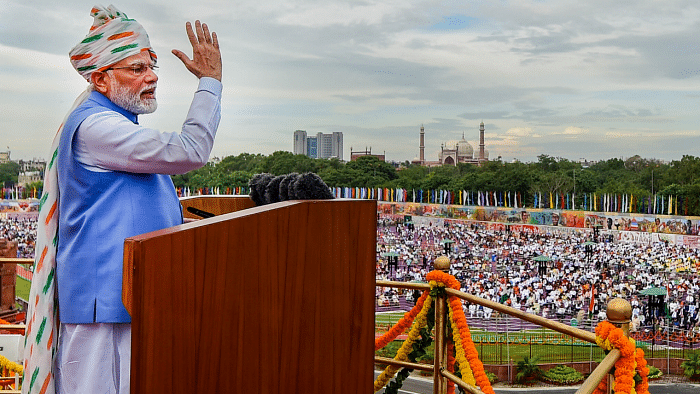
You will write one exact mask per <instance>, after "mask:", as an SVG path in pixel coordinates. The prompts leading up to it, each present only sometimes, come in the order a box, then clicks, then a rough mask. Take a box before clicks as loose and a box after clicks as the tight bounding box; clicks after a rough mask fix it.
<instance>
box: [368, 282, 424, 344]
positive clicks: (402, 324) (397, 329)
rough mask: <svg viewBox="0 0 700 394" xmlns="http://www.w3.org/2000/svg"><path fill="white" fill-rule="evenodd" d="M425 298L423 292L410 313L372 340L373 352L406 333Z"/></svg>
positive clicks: (421, 307)
mask: <svg viewBox="0 0 700 394" xmlns="http://www.w3.org/2000/svg"><path fill="white" fill-rule="evenodd" d="M427 296H428V292H427V291H425V292H423V295H421V296H420V298H418V300H417V301H416V305H415V306H414V307H413V308H412V309H411V310H410V311H408V312H406V313H405V314H404V315H403V317H402V318H401V319H400V320H399V321H398V322H397V323H396V324H395V325H394V326H393V327H391V329H390V330H389V331H387V332H386V333H385V334H384V335H382V336H381V337H379V338H376V339H375V340H374V350H375V351H377V350H379V349H381V348H383V347H384V346H386V345H388V344H389V342H391V341H393V340H394V339H396V337H398V336H399V335H401V333H403V332H404V331H406V329H407V328H408V327H410V326H411V323H413V321H414V320H415V318H416V316H417V315H418V313H419V312H420V311H421V310H422V309H423V303H424V302H425V299H426V297H427Z"/></svg>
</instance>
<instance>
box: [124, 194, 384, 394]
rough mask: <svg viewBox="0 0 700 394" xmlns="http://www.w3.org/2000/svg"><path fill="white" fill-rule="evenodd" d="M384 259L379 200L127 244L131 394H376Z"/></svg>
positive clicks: (233, 219) (335, 203) (300, 206)
mask: <svg viewBox="0 0 700 394" xmlns="http://www.w3.org/2000/svg"><path fill="white" fill-rule="evenodd" d="M210 202H211V201H210ZM184 204H185V202H183V205H184ZM223 205H226V204H223ZM223 205H221V206H223ZM244 205H245V204H244ZM214 206H216V204H214ZM375 254H376V202H375V201H372V200H347V199H339V200H313V201H287V202H281V203H276V204H271V205H266V206H262V207H255V208H249V209H244V210H241V211H237V212H233V213H228V214H224V215H221V216H216V217H214V218H210V219H205V220H200V221H197V222H193V223H188V224H184V225H181V226H176V227H172V228H168V229H164V230H160V231H157V232H153V233H148V234H144V235H140V236H137V237H132V238H128V239H127V240H126V241H125V248H124V304H125V305H126V306H127V309H128V310H129V312H130V313H131V316H132V365H131V393H132V394H137V393H138V394H145V393H149V394H150V393H183V394H184V393H188V394H189V393H217V394H228V393H241V394H243V393H245V394H250V393H265V394H267V393H273V394H274V393H300V394H301V393H303V394H311V393H333V394H358V393H369V392H371V387H372V381H373V362H374V361H373V357H374V292H375V283H374V281H375V275H374V273H375Z"/></svg>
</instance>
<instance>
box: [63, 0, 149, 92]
mask: <svg viewBox="0 0 700 394" xmlns="http://www.w3.org/2000/svg"><path fill="white" fill-rule="evenodd" d="M90 15H91V16H92V17H93V18H95V20H94V22H93V24H92V27H91V28H90V32H89V33H88V35H87V36H86V37H85V39H83V40H82V41H81V42H80V43H79V44H78V45H76V46H75V47H73V49H71V51H70V53H69V54H70V62H71V64H72V65H73V68H75V69H76V71H78V73H80V75H82V76H83V78H85V79H86V80H88V81H90V75H91V74H92V72H93V71H103V70H104V69H107V68H109V66H111V65H113V64H114V63H117V62H119V61H120V60H123V59H126V58H127V57H129V56H132V55H137V54H139V53H141V52H142V51H149V52H150V54H151V57H152V58H153V59H154V60H155V59H157V57H156V54H155V52H154V51H153V49H151V43H150V41H149V40H148V34H146V30H144V28H143V26H141V24H140V23H138V22H136V21H135V20H133V19H129V18H128V17H127V16H126V14H124V13H123V12H121V11H119V10H118V9H117V8H116V7H114V6H113V5H110V6H109V7H107V8H105V7H103V6H97V5H96V6H94V7H92V10H91V11H90Z"/></svg>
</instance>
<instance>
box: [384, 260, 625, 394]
mask: <svg viewBox="0 0 700 394" xmlns="http://www.w3.org/2000/svg"><path fill="white" fill-rule="evenodd" d="M446 271H449V269H447V270H446ZM376 286H377V287H393V288H399V289H407V290H420V291H430V285H428V284H425V283H406V282H394V281H387V280H378V281H376ZM447 296H455V297H458V298H460V299H461V300H463V301H467V302H470V303H473V304H477V305H481V306H484V307H488V308H491V309H493V310H494V311H497V312H500V313H504V314H507V315H510V316H514V317H517V318H519V319H522V320H525V321H528V322H530V323H534V324H536V325H538V326H541V327H545V328H549V329H551V330H554V331H557V332H559V333H562V334H565V335H568V336H571V337H573V338H577V339H580V340H582V341H586V342H591V343H596V335H595V333H593V332H590V331H585V330H582V329H580V328H576V327H571V326H569V325H566V324H563V323H560V322H557V321H554V320H550V319H547V318H544V317H542V316H537V315H533V314H530V313H526V312H523V311H521V310H519V309H515V308H512V307H509V306H506V305H503V304H499V303H498V302H494V301H490V300H486V299H483V298H480V297H477V296H474V295H472V294H468V293H465V292H462V291H458V290H454V289H450V288H445V293H444V294H440V293H438V295H437V298H436V299H435V354H434V357H433V360H434V361H433V365H429V364H419V363H414V362H402V361H397V360H394V359H391V358H386V357H379V356H375V357H374V361H375V363H377V364H385V365H394V366H398V367H405V368H411V369H414V370H418V371H426V372H433V379H434V381H433V393H434V394H444V393H446V392H447V380H448V379H449V380H450V381H452V382H453V383H455V384H456V385H457V386H459V387H461V388H462V389H464V390H465V391H466V392H468V393H471V394H483V392H482V391H481V390H479V389H478V388H477V387H474V386H472V385H470V384H467V383H466V382H464V381H463V380H462V379H460V378H459V377H458V376H456V375H454V374H452V373H450V372H449V371H448V370H447V357H446V355H447V331H446V322H447V321H448V316H447V308H446V297H447ZM613 303H614V305H615V307H618V306H619V305H620V304H624V303H626V305H628V306H629V303H627V302H626V301H624V300H621V299H619V298H618V299H613V300H612V301H610V303H609V304H608V321H611V323H613V324H615V323H614V321H612V319H611V305H613ZM629 313H630V315H631V307H630V310H629ZM616 325H617V326H620V327H621V328H622V330H623V331H624V333H625V335H627V336H629V323H623V324H616ZM619 358H620V351H619V350H617V349H613V350H611V351H610V352H609V353H608V355H607V356H606V357H605V358H604V359H603V360H602V361H601V362H600V364H599V365H598V367H597V368H596V369H595V370H594V371H593V372H592V373H591V374H590V375H589V377H588V378H587V379H586V380H585V381H584V382H583V384H582V385H581V387H580V388H579V389H578V391H576V394H591V393H593V391H594V390H595V389H596V387H597V386H598V384H599V383H600V382H601V381H602V380H603V379H605V378H607V379H609V382H608V384H607V387H608V393H611V392H612V391H611V387H612V385H611V384H610V382H611V381H612V379H613V376H612V375H610V373H609V372H610V370H611V369H612V368H613V367H614V365H615V362H617V360H618V359H619Z"/></svg>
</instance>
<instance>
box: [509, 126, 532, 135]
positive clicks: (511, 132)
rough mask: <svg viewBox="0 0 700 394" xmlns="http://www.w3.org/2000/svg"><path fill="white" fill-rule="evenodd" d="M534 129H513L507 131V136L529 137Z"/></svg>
mask: <svg viewBox="0 0 700 394" xmlns="http://www.w3.org/2000/svg"><path fill="white" fill-rule="evenodd" d="M531 133H532V129H531V128H529V127H513V128H510V129H508V131H506V134H507V135H508V136H511V137H529V136H530V135H531Z"/></svg>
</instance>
